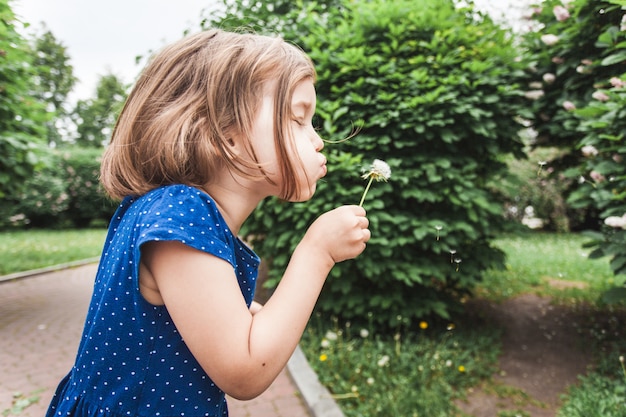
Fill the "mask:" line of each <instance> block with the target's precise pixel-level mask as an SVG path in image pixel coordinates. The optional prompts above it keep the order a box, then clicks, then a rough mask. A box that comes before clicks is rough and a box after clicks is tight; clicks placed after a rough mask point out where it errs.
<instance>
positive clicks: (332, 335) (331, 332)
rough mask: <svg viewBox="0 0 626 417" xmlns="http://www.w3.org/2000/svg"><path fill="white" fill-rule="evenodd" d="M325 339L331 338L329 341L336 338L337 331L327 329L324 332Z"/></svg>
mask: <svg viewBox="0 0 626 417" xmlns="http://www.w3.org/2000/svg"><path fill="white" fill-rule="evenodd" d="M326 339H328V340H331V341H334V340H337V333H335V332H333V331H331V330H329V331H327V332H326Z"/></svg>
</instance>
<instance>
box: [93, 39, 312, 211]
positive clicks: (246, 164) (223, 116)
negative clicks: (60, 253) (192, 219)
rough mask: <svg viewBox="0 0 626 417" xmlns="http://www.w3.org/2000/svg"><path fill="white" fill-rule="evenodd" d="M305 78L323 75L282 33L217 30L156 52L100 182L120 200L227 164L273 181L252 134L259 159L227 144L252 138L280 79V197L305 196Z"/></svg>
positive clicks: (120, 123) (208, 174)
mask: <svg viewBox="0 0 626 417" xmlns="http://www.w3.org/2000/svg"><path fill="white" fill-rule="evenodd" d="M307 78H311V79H313V81H315V78H316V74H315V69H314V67H313V64H312V62H311V60H310V59H309V58H308V57H307V56H306V54H304V52H302V51H301V50H300V49H298V48H297V47H295V46H294V45H291V44H289V43H287V42H285V41H283V40H282V39H280V38H277V37H276V38H274V37H268V36H261V35H256V34H249V33H232V32H225V31H222V30H209V31H205V32H201V33H198V34H195V35H191V36H187V37H185V38H183V39H181V40H180V41H178V42H176V43H174V44H172V45H170V46H168V47H166V48H164V49H163V50H162V51H161V52H160V53H158V54H157V55H156V56H155V57H154V58H153V59H152V60H151V62H150V63H149V64H148V65H147V66H146V68H145V69H144V70H143V72H142V73H141V75H140V76H139V79H138V80H137V82H136V84H135V86H134V88H133V90H132V91H131V93H130V94H129V96H128V99H127V100H126V103H125V105H124V108H123V109H122V112H121V113H120V116H119V118H118V120H117V123H116V125H115V129H114V130H113V135H112V138H111V142H110V144H109V145H108V147H107V149H106V150H105V153H104V156H103V159H102V165H101V171H100V181H101V183H102V185H103V186H104V188H105V190H106V191H107V193H108V194H109V195H110V196H111V197H112V198H114V199H122V198H124V197H125V196H128V195H133V196H139V195H143V194H145V193H146V192H148V191H150V190H151V189H154V188H157V187H159V186H162V185H168V184H187V185H191V186H196V187H202V186H204V185H206V184H208V183H210V181H211V178H212V177H213V176H214V174H215V172H216V171H217V169H220V168H223V167H224V166H226V167H227V168H228V169H230V170H234V171H237V172H238V173H240V174H241V175H246V176H248V177H249V176H250V175H251V174H249V172H250V169H253V170H254V171H253V172H258V173H259V176H263V177H265V178H266V179H267V180H268V181H269V178H267V175H266V174H265V173H264V172H263V169H262V167H261V166H260V165H259V164H258V161H257V158H256V156H255V152H254V149H252V146H251V145H250V144H249V142H247V141H245V143H246V145H245V146H246V150H247V152H248V154H249V155H250V156H251V160H242V158H241V157H239V158H237V156H236V155H235V154H234V153H233V150H232V147H231V146H229V142H230V141H231V140H232V138H233V137H240V138H244V139H245V138H249V137H250V132H251V129H252V124H253V121H254V117H255V114H256V112H257V110H258V109H259V107H260V101H261V99H262V94H263V88H264V86H265V84H266V83H267V82H269V81H272V82H275V83H276V89H275V96H274V114H275V118H274V140H275V145H276V150H277V151H276V152H277V158H278V161H279V165H280V170H281V172H280V174H281V178H283V179H284V181H283V185H282V189H281V197H282V198H290V197H294V196H295V197H297V196H298V195H299V193H300V190H298V186H297V183H298V182H297V175H298V174H297V173H298V170H297V169H296V166H295V164H297V163H300V164H301V161H299V160H297V161H293V160H292V157H291V155H292V153H291V152H289V149H293V144H292V143H291V142H292V141H293V139H292V137H291V133H290V132H291V130H290V128H289V123H290V120H291V118H292V115H291V98H292V95H293V91H294V89H295V87H296V85H297V84H298V83H299V82H300V81H302V80H304V79H307ZM300 171H302V170H300Z"/></svg>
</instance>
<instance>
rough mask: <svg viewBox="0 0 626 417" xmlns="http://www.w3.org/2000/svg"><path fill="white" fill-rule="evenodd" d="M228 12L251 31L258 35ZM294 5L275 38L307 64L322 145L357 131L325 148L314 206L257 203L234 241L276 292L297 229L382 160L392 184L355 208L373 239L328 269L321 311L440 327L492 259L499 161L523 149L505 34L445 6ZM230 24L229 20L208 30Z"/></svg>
mask: <svg viewBox="0 0 626 417" xmlns="http://www.w3.org/2000/svg"><path fill="white" fill-rule="evenodd" d="M235 3H237V4H238V5H239V7H240V9H239V10H242V8H243V10H244V12H243V14H244V15H245V16H247V17H249V18H250V19H251V22H253V25H252V26H253V27H263V26H264V25H263V24H262V19H260V20H255V19H254V18H253V17H251V16H255V15H254V13H253V12H254V11H250V10H247V9H245V7H244V2H235ZM298 4H300V5H301V7H302V8H294V9H291V11H289V12H287V15H286V16H285V19H284V21H285V22H289V24H285V25H283V26H282V27H283V32H284V33H283V35H284V37H285V38H286V39H288V40H290V41H292V40H293V41H294V42H295V43H297V44H298V45H300V46H302V47H303V49H304V50H305V51H307V52H308V53H309V54H310V56H311V57H312V59H313V60H314V62H315V64H316V68H317V70H318V74H319V80H318V83H317V93H318V112H317V114H318V116H319V118H320V120H319V124H320V127H321V128H322V133H321V134H322V136H323V137H324V136H325V137H331V138H334V139H337V138H341V137H345V136H347V135H348V134H349V133H350V130H351V128H352V126H354V125H356V126H358V128H359V129H360V132H359V133H358V135H357V136H356V137H354V138H353V139H351V140H349V141H346V142H343V143H340V144H333V143H329V144H328V145H327V148H326V153H327V156H328V160H329V173H328V176H327V178H326V179H325V180H324V181H322V182H321V183H320V185H319V187H318V192H317V195H316V197H315V198H314V199H313V200H312V201H310V202H307V203H302V204H296V205H289V206H286V205H285V204H284V203H282V202H280V201H278V200H275V199H270V200H266V201H264V202H263V203H262V204H261V206H260V208H259V210H257V211H256V212H255V214H254V215H253V216H252V217H251V218H250V219H249V220H248V222H247V223H246V225H245V232H247V233H248V234H249V235H252V236H256V237H258V239H257V240H256V241H255V242H254V247H255V249H256V250H257V251H258V253H259V254H260V255H261V256H262V257H263V258H264V259H266V260H267V261H271V263H272V266H271V268H270V272H269V274H270V283H274V284H275V283H276V281H277V280H278V279H279V277H280V276H281V275H282V271H283V270H284V268H285V266H286V265H287V262H288V260H289V254H290V253H291V252H292V250H293V249H294V247H295V245H296V243H297V242H298V240H299V238H300V236H301V233H294V230H299V231H302V230H304V229H305V228H306V227H307V226H308V225H309V224H310V223H311V222H312V221H313V219H314V218H315V217H316V216H317V215H319V214H320V213H321V212H323V211H325V210H328V209H330V208H333V207H335V206H337V205H340V204H357V203H358V202H359V199H360V196H361V193H362V192H363V188H364V186H365V183H364V181H363V180H362V179H361V178H360V174H361V168H362V167H363V166H364V165H367V164H369V163H371V162H372V160H373V159H375V158H379V159H383V160H385V161H386V162H387V163H389V165H390V166H391V168H392V171H393V174H392V178H391V180H390V181H389V182H388V183H379V184H375V185H374V186H373V187H372V189H371V190H370V192H369V194H368V199H367V200H366V202H365V206H366V208H367V209H368V217H369V219H370V222H371V230H372V233H373V237H372V240H371V241H370V243H369V245H368V248H367V250H366V251H365V253H364V254H363V255H362V256H361V257H359V258H358V259H357V260H355V261H348V262H344V263H342V264H340V265H338V266H337V267H336V268H335V269H334V270H333V273H332V275H331V277H330V278H329V280H328V281H327V285H326V286H325V288H324V290H323V292H322V295H321V298H320V300H319V303H318V308H319V309H320V310H321V311H323V312H326V313H329V314H334V315H337V316H341V317H343V318H345V319H350V318H353V317H354V318H358V317H361V318H362V317H365V316H366V315H367V313H368V312H373V313H374V316H375V318H376V321H378V323H379V324H387V325H389V324H390V323H392V322H393V321H394V320H395V318H396V316H398V315H401V316H403V317H408V318H412V319H415V318H418V317H424V316H426V315H429V314H433V313H434V314H437V315H440V316H447V315H448V314H449V311H450V309H451V308H453V305H454V301H455V300H459V299H460V298H461V297H462V296H463V295H464V294H466V293H467V292H469V291H470V290H471V288H472V287H473V286H474V284H475V283H476V282H477V281H478V280H480V277H481V274H482V272H483V271H484V270H486V269H487V268H490V267H493V266H497V265H501V263H502V261H503V254H502V252H501V251H499V250H497V249H496V248H494V247H493V246H492V245H491V244H490V240H491V238H492V237H493V236H494V235H495V234H496V233H498V232H499V231H500V230H501V228H502V226H503V216H502V205H501V201H500V200H499V197H498V196H497V190H493V189H492V188H490V186H489V185H490V184H491V183H492V182H491V181H492V179H493V178H495V177H496V176H498V175H504V171H505V168H506V165H505V164H504V163H503V162H502V161H501V156H502V155H503V154H507V153H515V154H520V153H521V149H522V144H521V142H520V141H519V139H518V131H519V129H520V127H521V126H520V124H519V123H518V119H517V116H518V114H519V113H520V112H521V111H522V108H521V105H522V104H524V99H523V94H522V92H521V91H520V89H519V88H518V85H517V83H516V80H517V77H518V76H520V75H521V72H520V68H522V66H521V65H522V63H520V62H518V60H517V54H516V50H515V48H514V47H513V45H512V42H511V40H510V38H509V37H508V34H507V33H506V32H505V31H504V30H502V29H500V28H498V27H497V26H496V25H494V24H493V23H492V22H491V21H490V20H489V19H488V18H486V17H484V16H481V15H480V14H477V13H473V12H472V10H471V9H461V10H457V9H455V7H454V4H453V2H452V1H450V2H439V3H438V4H437V5H434V4H433V3H432V2H429V1H425V0H422V1H382V0H378V1H371V2H342V4H341V5H340V6H336V7H328V8H326V7H321V6H320V7H318V4H316V3H307V6H306V7H305V6H302V3H298ZM230 10H231V13H234V12H232V10H233V9H232V8H231V9H230ZM249 11H250V13H248V12H249ZM257 17H258V16H257ZM261 18H262V16H261ZM229 22H230V15H228V16H226V17H224V18H223V19H222V20H220V21H218V22H214V23H215V25H218V26H222V27H223V26H227V25H228V23H229ZM274 27H276V26H272V28H274Z"/></svg>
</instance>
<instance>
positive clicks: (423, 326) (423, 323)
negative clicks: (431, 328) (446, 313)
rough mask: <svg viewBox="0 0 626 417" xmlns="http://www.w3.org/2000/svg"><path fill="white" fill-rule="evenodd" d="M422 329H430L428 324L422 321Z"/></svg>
mask: <svg viewBox="0 0 626 417" xmlns="http://www.w3.org/2000/svg"><path fill="white" fill-rule="evenodd" d="M420 329H422V330H426V329H428V323H427V322H425V321H420Z"/></svg>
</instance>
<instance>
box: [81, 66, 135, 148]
mask: <svg viewBox="0 0 626 417" xmlns="http://www.w3.org/2000/svg"><path fill="white" fill-rule="evenodd" d="M126 96H127V92H126V85H125V84H124V83H123V82H122V80H120V79H119V78H118V77H117V76H116V75H114V74H110V73H109V74H107V75H104V76H102V77H100V79H99V80H98V84H97V86H96V96H95V98H93V99H87V100H79V101H78V103H77V104H76V108H75V110H74V114H73V117H74V121H75V122H76V129H77V132H78V137H77V138H76V143H77V144H79V145H83V146H91V147H102V146H104V145H105V144H107V143H108V141H109V140H110V136H111V133H112V131H113V127H114V126H115V121H116V120H117V116H118V114H119V112H120V111H121V109H122V105H123V103H124V101H125V100H126Z"/></svg>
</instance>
